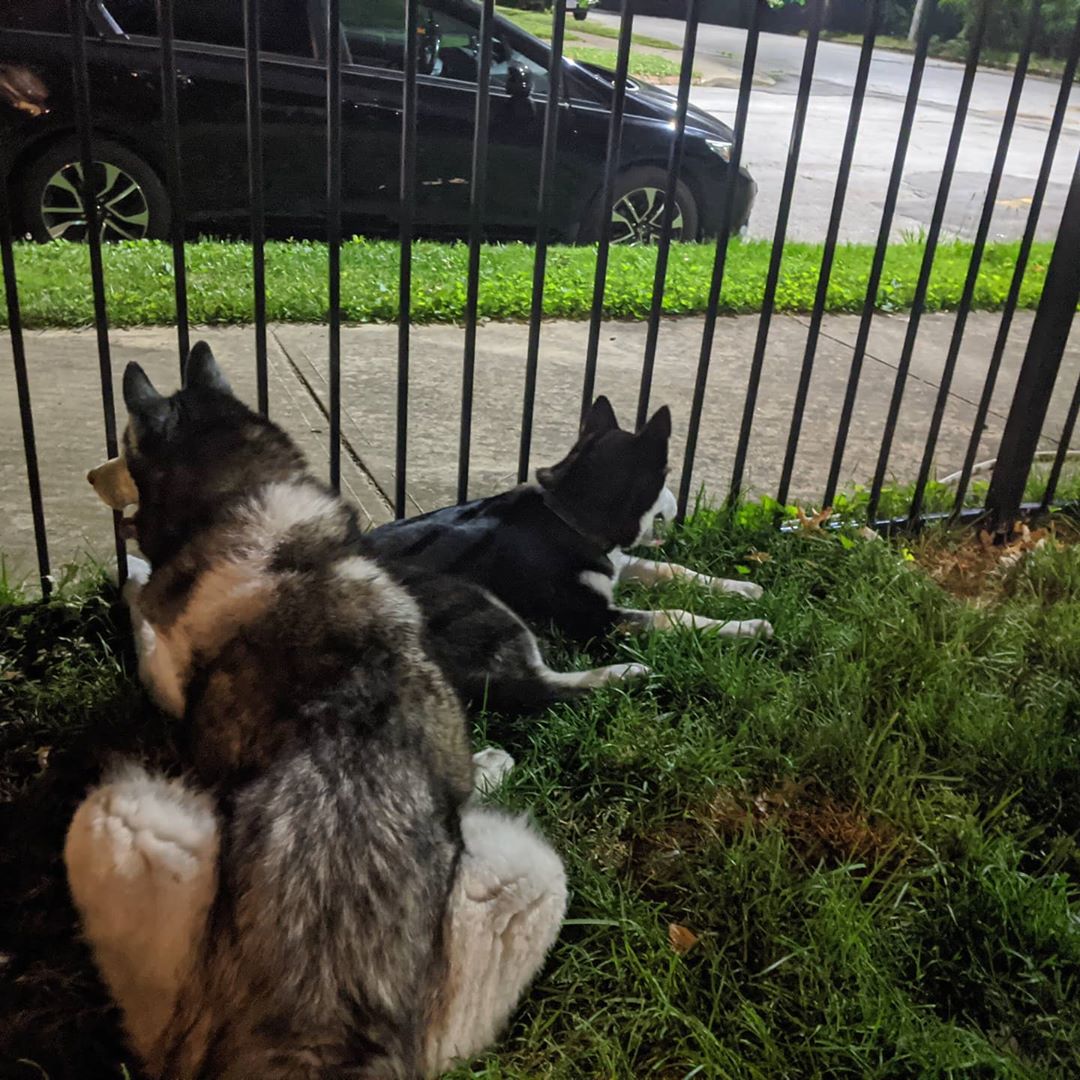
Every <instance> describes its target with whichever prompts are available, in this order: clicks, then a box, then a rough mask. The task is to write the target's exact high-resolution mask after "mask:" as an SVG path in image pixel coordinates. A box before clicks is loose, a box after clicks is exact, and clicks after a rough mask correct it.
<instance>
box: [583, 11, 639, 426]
mask: <svg viewBox="0 0 1080 1080" xmlns="http://www.w3.org/2000/svg"><path fill="white" fill-rule="evenodd" d="M633 29H634V0H622V15H621V17H620V20H619V44H618V48H617V49H616V54H615V87H614V89H613V91H612V95H611V116H610V117H609V118H608V132H607V153H606V155H605V157H604V186H603V189H602V190H603V197H602V201H601V204H600V236H599V238H598V243H597V247H596V276H595V278H594V279H593V297H592V311H591V312H590V314H589V341H588V344H587V345H586V347H585V381H584V384H583V385H582V388H581V415H582V417H583V418H584V416H585V413H586V411H587V410H588V408H589V406H590V405H591V404H592V398H593V393H594V392H595V390H596V361H597V356H598V355H599V352H600V322H601V320H602V319H603V317H604V290H605V287H606V285H607V268H608V255H609V253H610V250H611V210H612V206H613V205H614V203H615V177H616V176H618V174H619V157H620V155H621V153H622V122H623V111H624V108H625V106H626V80H627V77H628V75H629V72H630V40H631V37H632V34H633Z"/></svg>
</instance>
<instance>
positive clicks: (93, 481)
mask: <svg viewBox="0 0 1080 1080" xmlns="http://www.w3.org/2000/svg"><path fill="white" fill-rule="evenodd" d="M86 479H87V481H88V483H89V484H90V486H91V487H96V486H97V469H91V470H90V471H89V472H88V473H87V474H86Z"/></svg>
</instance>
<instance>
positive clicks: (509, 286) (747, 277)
mask: <svg viewBox="0 0 1080 1080" xmlns="http://www.w3.org/2000/svg"><path fill="white" fill-rule="evenodd" d="M1017 248H1018V245H1017V244H1015V243H1000V244H990V245H988V247H987V249H986V253H985V256H984V258H983V262H982V267H981V271H980V274H979V280H978V285H977V287H976V289H975V297H974V306H975V307H976V308H980V309H984V310H985V309H990V310H992V309H995V308H998V307H1000V306H1001V305H1002V303H1003V302H1004V300H1005V296H1006V294H1007V293H1008V289H1009V283H1010V280H1011V278H1012V273H1013V267H1014V265H1015V260H1016V253H1017ZM923 250H924V248H923V244H922V243H920V242H914V241H913V242H910V243H902V244H896V245H893V246H892V247H890V249H889V252H888V256H887V258H886V260H885V272H884V274H883V276H882V284H881V288H880V289H879V290H878V295H877V300H876V304H877V307H878V308H879V309H880V310H883V311H898V310H903V309H904V308H906V307H908V306H910V304H911V300H912V296H913V294H914V292H915V283H916V280H917V278H918V273H919V266H920V263H921V261H922V257H923ZM1051 250H1052V245H1051V244H1049V243H1039V244H1035V245H1034V247H1033V249H1032V254H1031V258H1030V260H1029V263H1028V268H1027V273H1026V274H1025V277H1024V283H1023V287H1022V288H1021V291H1020V306H1021V307H1025V308H1033V307H1035V305H1036V304H1037V303H1038V299H1039V295H1040V293H1041V291H1042V285H1043V279H1044V277H1045V273H1046V264H1047V262H1048V260H1049V257H1050V252H1051ZM186 252H187V268H188V304H189V308H190V317H191V320H192V321H193V322H196V323H204V324H214V323H217V324H221V323H247V322H251V321H253V319H254V307H253V298H252V288H251V248H250V246H249V245H248V244H246V243H240V242H232V241H219V240H200V241H196V242H193V243H191V244H188V245H187V248H186ZM769 252H770V245H769V243H768V242H766V241H749V242H734V243H732V245H731V248H730V251H729V253H728V260H727V269H726V271H725V274H724V287H723V291H722V293H721V296H720V310H721V311H722V312H723V313H725V314H748V313H753V312H757V311H759V310H760V309H761V303H762V297H763V294H764V288H765V276H766V271H767V269H768V263H769ZM103 255H104V264H105V292H106V300H107V304H108V311H109V321H110V324H111V325H113V326H118V327H120V326H148V325H164V324H169V323H171V322H173V321H175V316H176V311H175V296H174V291H173V268H172V253H171V250H170V248H169V246H168V245H167V244H165V243H161V242H156V241H134V242H125V243H119V244H109V245H107V246H106V247H105V248H104V251H103ZM872 255H873V249H872V247H871V246H870V245H854V244H853V245H845V246H842V247H840V248H838V249H837V252H836V261H835V263H834V266H833V272H832V277H831V280H830V282H829V289H828V294H827V301H826V310H828V311H830V312H855V311H859V310H861V308H862V305H863V300H864V296H865V290H866V279H867V274H868V271H869V268H870V261H871V258H872ZM467 256H468V247H467V245H465V244H461V243H454V244H446V243H436V242H430V241H418V242H417V243H416V244H414V246H413V270H412V274H413V278H412V280H413V288H412V311H411V319H412V321H413V322H414V323H431V322H459V321H461V320H462V319H463V317H464V311H465V284H466V261H467ZM714 256H715V247H714V245H712V244H674V245H672V251H671V259H670V263H669V266H668V274H667V287H666V290H665V293H664V311H665V313H666V314H669V315H692V314H697V313H700V312H703V311H704V310H705V309H706V306H707V304H708V298H709V286H710V282H711V278H712V267H713V260H714ZM970 257H971V245H970V244H967V243H961V242H956V243H951V244H944V245H942V246H940V247H939V248H938V251H937V254H936V257H935V260H934V271H933V274H932V276H931V279H930V287H929V290H928V292H927V298H926V306H927V309H928V310H930V311H942V310H949V309H952V308H955V307H956V305H957V304H958V303H959V300H960V295H961V292H962V290H963V283H964V277H965V275H966V273H967V269H968V263H969V260H970ZM15 260H16V266H17V278H18V284H19V298H20V301H21V305H22V315H23V322H24V324H25V325H26V327H27V328H30V329H40V328H45V327H77V326H87V325H89V324H91V323H92V322H93V318H94V311H93V297H92V294H91V284H90V262H89V252H88V250H87V248H86V247H85V246H84V245H81V244H67V243H59V242H58V243H53V244H47V245H38V244H17V245H16V251H15ZM398 260H399V253H398V245H397V242H396V241H392V240H374V241H373V240H362V239H357V240H352V241H349V242H348V243H346V244H344V245H343V247H342V252H341V304H342V315H343V317H344V318H345V319H346V320H347V321H349V322H353V323H364V322H392V321H394V320H395V319H396V318H397V315H398ZM655 261H656V248H655V247H625V248H624V247H615V248H612V250H611V263H610V266H609V269H608V280H607V291H606V293H605V302H604V309H605V315H606V316H607V317H608V318H616V319H640V318H644V317H645V316H646V315H647V314H648V311H649V305H650V301H651V297H652V282H653V268H654V266H655ZM820 266H821V245H820V244H796V243H789V244H787V245H786V247H785V249H784V260H783V265H782V268H781V274H780V282H779V288H778V289H777V294H776V309H777V310H778V311H787V312H805V311H809V310H810V309H811V308H812V307H813V303H814V293H815V290H816V288H817V282H818V275H819V270H820ZM595 269H596V249H595V248H592V247H554V248H551V249H550V250H549V252H548V263H547V280H546V285H545V289H544V314H545V315H546V316H547V317H549V318H563V319H584V318H588V315H589V310H590V305H591V302H592V291H593V278H594V274H595ZM532 272H533V249H532V247H530V246H529V245H527V244H500V245H490V246H487V247H485V248H484V250H483V254H482V257H481V264H480V308H479V313H480V317H481V318H483V319H493V320H503V321H514V320H524V319H528V317H529V309H530V304H531V301H532ZM266 275H267V280H266V292H267V296H266V302H267V316H268V318H269V319H270V320H271V321H273V322H320V321H323V320H325V318H326V316H327V305H328V299H327V251H326V245H325V244H322V243H314V242H309V241H291V242H285V241H282V242H272V243H269V244H267V246H266ZM0 325H2V326H6V325H7V317H6V311H5V312H3V313H0Z"/></svg>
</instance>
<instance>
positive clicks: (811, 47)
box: [728, 0, 825, 502]
mask: <svg viewBox="0 0 1080 1080" xmlns="http://www.w3.org/2000/svg"><path fill="white" fill-rule="evenodd" d="M824 11H825V0H815V2H814V6H813V14H812V15H811V19H810V32H809V34H808V35H807V38H806V48H805V50H804V52H803V62H802V71H801V72H800V74H799V91H798V96H797V97H796V99H795V114H794V116H793V118H792V121H791V138H790V139H789V141H788V156H787V165H786V167H785V168H784V180H783V183H782V185H781V188H780V207H779V210H778V211H777V214H776V229H775V231H774V232H773V240H772V251H771V252H770V253H769V269H768V272H767V274H766V276H765V295H764V297H763V299H762V302H761V315H760V316H759V317H758V329H757V338H756V340H755V341H754V355H753V358H752V360H751V361H750V377H749V379H748V381H747V386H746V401H745V403H744V405H743V415H742V424H741V426H740V428H739V441H738V444H737V445H736V447H735V464H734V466H733V467H732V470H731V489H730V491H729V492H728V501H729V502H735V501H736V500H737V499H738V497H739V493H740V491H741V489H742V482H743V472H744V470H745V468H746V455H747V452H748V450H749V448H750V431H751V428H752V427H753V426H754V409H755V408H756V407H757V396H758V387H759V386H760V384H761V371H762V368H763V366H764V364H765V346H766V344H767V342H768V340H769V326H770V325H771V323H772V314H773V308H774V307H775V306H776V286H777V284H778V283H779V281H780V264H781V262H782V261H783V258H784V238H785V237H786V236H787V223H788V216H789V215H790V213H791V197H792V194H793V193H794V191H795V178H796V175H797V174H798V169H799V152H800V150H801V149H802V136H803V128H804V127H805V126H806V109H807V106H808V105H809V102H810V87H811V85H812V84H813V80H814V62H815V61H816V59H817V46H818V36H819V35H820V33H821V22H822V18H823V17H824Z"/></svg>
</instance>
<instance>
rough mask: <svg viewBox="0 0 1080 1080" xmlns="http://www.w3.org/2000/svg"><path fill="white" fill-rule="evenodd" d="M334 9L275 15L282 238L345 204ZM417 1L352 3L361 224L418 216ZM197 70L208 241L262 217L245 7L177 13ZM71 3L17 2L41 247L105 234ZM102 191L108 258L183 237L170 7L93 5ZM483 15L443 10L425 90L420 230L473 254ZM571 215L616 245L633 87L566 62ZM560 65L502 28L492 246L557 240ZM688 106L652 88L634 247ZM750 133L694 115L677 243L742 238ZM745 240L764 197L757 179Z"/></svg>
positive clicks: (571, 235)
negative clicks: (335, 168) (540, 208)
mask: <svg viewBox="0 0 1080 1080" xmlns="http://www.w3.org/2000/svg"><path fill="white" fill-rule="evenodd" d="M325 3H326V0H263V2H262V3H261V6H260V18H261V24H262V31H261V35H262V36H261V48H262V50H263V55H262V64H261V72H262V102H263V106H262V122H263V136H264V141H263V150H264V162H265V204H266V214H267V220H268V223H269V225H270V227H271V229H272V230H274V229H276V230H278V231H281V230H289V231H290V232H292V233H293V234H296V233H298V232H305V231H307V232H309V233H311V234H313V235H318V233H319V231H320V229H321V224H322V222H323V221H324V218H325V191H326V172H325V170H326V149H325V140H326V71H325V56H326V11H325ZM404 5H405V0H341V22H342V28H341V42H342V44H341V48H342V56H343V63H342V101H343V106H342V126H343V137H342V141H343V162H344V167H343V204H342V209H343V218H344V222H345V224H346V226H347V227H348V228H350V229H359V230H368V231H379V230H381V229H386V228H390V227H392V225H393V223H394V222H395V220H396V215H397V207H398V187H399V185H398V172H399V161H400V158H399V151H400V139H401V104H402V80H403V75H402V68H403V57H404V52H405V34H404V30H403V26H404ZM174 6H175V35H176V66H177V78H178V96H179V112H180V144H181V145H180V151H181V161H182V175H183V192H184V201H185V214H186V220H187V221H188V222H189V223H190V225H191V226H192V228H193V229H194V230H196V231H205V230H207V229H209V228H212V227H213V228H217V229H220V228H222V227H223V226H228V225H229V224H239V223H242V222H243V221H244V218H245V215H246V213H247V206H248V158H247V120H246V96H245V78H244V48H243V45H244V31H243V11H242V0H177V3H176V4H175V5H174ZM67 9H68V5H67V2H66V0H0V169H2V170H3V175H5V176H6V177H7V181H8V185H9V196H10V205H11V207H12V212H13V214H14V217H15V222H14V223H15V226H16V228H17V230H18V231H19V232H20V233H28V234H30V235H32V236H34V237H36V238H37V239H39V240H49V239H52V238H56V237H65V238H68V239H80V238H82V237H83V235H84V234H85V222H84V219H83V213H82V207H81V198H80V181H79V177H80V166H79V165H78V164H77V162H78V159H79V153H78V140H77V138H76V135H75V113H74V101H73V93H74V92H73V79H72V63H73V50H72V42H71V38H70V33H69V26H68V16H67ZM85 10H86V16H87V53H88V58H89V78H90V97H91V109H92V113H93V117H94V158H95V176H94V178H93V182H94V185H95V187H96V190H97V195H98V202H99V205H100V207H101V209H102V214H101V221H102V226H101V227H102V235H103V236H104V237H105V238H107V239H121V238H137V237H145V236H149V237H163V236H165V235H166V234H167V232H168V229H169V221H170V214H171V207H170V200H169V196H168V193H167V191H166V187H165V183H164V179H163V178H164V176H165V157H166V153H167V147H166V145H165V138H164V133H163V122H162V107H161V96H162V95H161V68H160V47H159V41H158V38H157V36H156V35H157V20H156V14H155V11H156V4H155V0H87V3H86V5H85ZM479 21H480V8H479V5H477V4H475V3H473V2H472V0H424V2H423V4H422V6H421V8H420V33H419V35H418V38H419V40H418V54H419V57H420V61H419V63H420V70H421V74H420V76H419V77H418V79H417V101H418V111H417V116H418V119H417V148H418V149H417V161H416V209H415V221H416V224H417V228H418V231H419V232H421V233H425V234H428V235H438V234H449V235H455V234H456V235H460V234H461V233H463V232H464V229H465V226H466V224H467V222H468V218H469V177H470V173H471V152H472V139H473V125H474V111H475V104H476V90H475V82H476V77H477V70H478V57H479V47H478V41H477V35H478V31H479ZM565 63H566V66H565V77H564V80H563V85H564V95H563V100H562V105H561V108H562V112H561V113H560V119H559V145H558V148H557V155H556V169H555V176H554V186H553V189H552V194H553V199H552V203H551V205H552V206H553V207H555V212H554V215H553V222H554V230H555V234H556V237H557V238H558V239H562V240H566V241H579V242H589V241H591V240H595V239H596V237H597V235H598V233H599V228H600V217H601V213H602V209H601V202H602V199H601V185H602V181H603V172H604V159H605V147H606V137H607V128H608V118H609V110H610V107H611V101H612V96H613V76H612V75H611V74H610V73H609V72H606V71H604V70H603V69H601V68H597V67H593V66H592V65H588V64H579V63H575V62H573V61H566V62H565ZM549 67H550V50H549V48H548V46H547V45H545V44H544V43H543V42H541V41H539V40H538V39H536V38H534V37H532V36H531V35H530V34H527V33H525V32H524V31H522V30H521V29H519V28H518V27H516V26H515V25H514V24H513V23H510V22H508V21H507V20H505V19H503V18H502V17H499V18H498V19H497V26H496V28H495V41H494V54H493V65H492V69H491V87H492V90H491V110H490V112H491V119H490V136H489V144H488V177H489V179H488V190H487V202H486V208H485V226H486V228H487V232H488V234H489V236H492V237H499V236H503V237H510V236H528V235H529V234H530V230H532V229H534V228H535V220H536V202H537V188H538V183H539V174H540V146H541V138H542V134H543V127H544V115H545V112H546V95H547V91H548V71H549ZM674 107H675V100H674V98H673V97H672V96H671V95H670V94H668V93H666V92H664V91H662V90H658V89H655V88H653V87H651V86H648V85H643V84H641V83H638V82H636V81H633V80H631V81H630V83H629V84H628V87H627V95H626V109H625V121H624V126H623V138H622V154H621V159H620V161H621V171H620V174H619V177H618V180H617V186H616V191H615V208H614V212H613V215H612V222H613V228H612V239H613V240H614V241H616V242H622V243H642V242H649V241H651V240H654V239H655V238H656V237H657V235H658V233H659V229H660V219H661V216H662V211H663V206H664V185H665V179H666V165H667V160H668V151H669V147H670V144H671V139H672V137H673V134H672V128H673V114H674ZM731 145H732V133H731V130H730V128H728V127H727V126H726V125H724V124H722V123H720V122H719V121H718V120H716V119H714V118H713V117H712V116H710V115H708V114H707V113H705V112H703V111H701V110H699V109H694V108H691V110H690V114H689V118H688V121H687V138H686V144H685V152H684V158H683V168H682V180H681V182H680V184H679V186H678V192H677V209H676V214H675V230H674V234H673V235H674V236H675V237H676V238H679V237H681V238H682V239H697V238H700V237H705V236H711V235H715V234H716V233H717V232H718V231H719V228H720V216H721V207H722V205H723V199H722V192H723V189H724V185H725V184H727V183H728V182H729V180H730V179H731V176H732V170H731V168H730V166H729V164H728V161H729V157H730V153H731ZM735 183H736V185H737V188H736V191H735V193H734V213H733V216H732V231H737V230H738V229H740V228H741V227H742V226H743V225H744V224H745V223H746V221H747V218H748V217H749V214H750V207H751V204H752V202H753V199H754V194H755V192H756V184H755V183H754V181H753V180H752V179H751V178H750V175H749V174H748V173H747V172H746V171H745V170H740V172H739V174H738V175H737V176H736V177H735Z"/></svg>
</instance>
